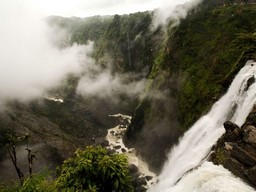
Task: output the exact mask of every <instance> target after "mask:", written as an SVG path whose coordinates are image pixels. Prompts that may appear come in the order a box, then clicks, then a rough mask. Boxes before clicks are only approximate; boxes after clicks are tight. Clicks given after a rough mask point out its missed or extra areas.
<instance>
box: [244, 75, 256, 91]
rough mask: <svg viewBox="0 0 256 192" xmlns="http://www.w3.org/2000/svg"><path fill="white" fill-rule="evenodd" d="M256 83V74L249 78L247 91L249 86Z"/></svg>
mask: <svg viewBox="0 0 256 192" xmlns="http://www.w3.org/2000/svg"><path fill="white" fill-rule="evenodd" d="M253 83H255V77H254V76H251V77H250V78H249V79H248V80H247V84H246V87H245V91H247V90H248V89H249V87H250V86H251V85H252V84H253Z"/></svg>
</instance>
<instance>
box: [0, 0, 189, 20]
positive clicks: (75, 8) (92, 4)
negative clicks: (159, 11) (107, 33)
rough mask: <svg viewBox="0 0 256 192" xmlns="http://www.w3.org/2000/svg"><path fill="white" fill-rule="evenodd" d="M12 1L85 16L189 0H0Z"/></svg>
mask: <svg viewBox="0 0 256 192" xmlns="http://www.w3.org/2000/svg"><path fill="white" fill-rule="evenodd" d="M7 1H11V2H13V7H15V8H19V7H20V8H21V9H24V8H25V9H27V10H31V11H32V12H34V13H37V14H39V13H41V14H42V15H43V16H47V15H61V16H67V17H69V16H78V17H87V16H92V15H113V14H126V13H134V12H138V11H145V10H153V9H155V8H158V7H163V6H166V5H168V6H170V5H177V4H182V3H184V2H187V1H189V0H0V4H2V5H1V6H2V7H3V5H4V4H5V2H7Z"/></svg>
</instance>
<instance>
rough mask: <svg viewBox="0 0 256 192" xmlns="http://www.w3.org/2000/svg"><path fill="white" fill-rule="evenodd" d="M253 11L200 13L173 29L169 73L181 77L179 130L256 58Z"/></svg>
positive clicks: (219, 9) (251, 8)
mask: <svg viewBox="0 0 256 192" xmlns="http://www.w3.org/2000/svg"><path fill="white" fill-rule="evenodd" d="M255 10H256V5H254V4H250V5H232V6H226V7H218V6H217V7H213V8H211V9H203V10H200V11H198V12H197V13H194V14H191V15H190V16H189V17H187V18H186V19H185V20H183V21H182V22H181V24H180V26H178V27H177V28H176V29H174V34H173V35H172V36H171V37H170V39H169V43H168V46H169V49H170V50H175V53H174V54H171V56H170V57H171V60H172V61H171V64H170V69H171V70H173V71H181V76H182V77H183V78H182V79H183V81H182V84H181V88H180V92H179V94H178V95H179V96H178V101H179V111H178V112H179V114H178V115H179V121H180V123H181V125H182V127H183V128H185V129H187V128H188V127H189V126H191V125H192V124H193V123H194V122H195V121H196V119H198V118H199V117H200V116H201V115H202V113H204V112H206V111H207V110H209V108H210V106H211V105H212V103H213V102H214V101H215V100H216V98H218V97H219V96H220V95H221V94H223V93H224V92H225V91H226V90H227V88H228V86H229V85H230V83H231V81H232V79H233V78H234V76H235V75H236V73H237V72H238V71H239V70H240V68H241V67H242V66H243V65H244V64H245V62H246V60H247V59H253V58H256V55H255V43H256V41H255V32H254V31H255V27H254V26H255V24H256V22H255V20H254V19H252V18H255V17H256V12H255ZM176 63H178V64H179V65H176Z"/></svg>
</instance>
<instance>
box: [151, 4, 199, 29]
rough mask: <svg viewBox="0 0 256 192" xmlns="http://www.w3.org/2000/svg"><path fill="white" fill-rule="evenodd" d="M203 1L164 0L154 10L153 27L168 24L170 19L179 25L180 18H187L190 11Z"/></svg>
mask: <svg viewBox="0 0 256 192" xmlns="http://www.w3.org/2000/svg"><path fill="white" fill-rule="evenodd" d="M201 2H202V0H172V2H170V1H168V0H163V1H162V4H161V6H160V7H159V8H158V9H156V10H155V12H154V19H153V28H154V29H155V28H157V27H158V26H159V25H162V26H166V25H167V24H168V23H169V22H170V21H172V22H173V26H175V25H178V24H179V23H180V20H181V19H184V18H186V16H187V14H188V12H189V11H190V10H192V9H193V8H195V7H196V6H198V5H199V4H200V3H201Z"/></svg>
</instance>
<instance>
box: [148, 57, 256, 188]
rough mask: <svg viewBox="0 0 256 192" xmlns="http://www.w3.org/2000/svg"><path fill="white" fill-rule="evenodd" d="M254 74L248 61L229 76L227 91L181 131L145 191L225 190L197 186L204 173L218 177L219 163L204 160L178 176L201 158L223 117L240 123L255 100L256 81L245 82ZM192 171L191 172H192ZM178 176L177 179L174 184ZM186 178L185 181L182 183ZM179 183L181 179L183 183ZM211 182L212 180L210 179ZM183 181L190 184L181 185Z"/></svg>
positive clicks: (219, 129)
mask: <svg viewBox="0 0 256 192" xmlns="http://www.w3.org/2000/svg"><path fill="white" fill-rule="evenodd" d="M255 75H256V62H253V61H248V62H247V63H246V65H245V66H244V67H243V68H242V69H241V70H240V72H239V73H238V74H237V76H236V77H235V79H234V80H233V82H232V84H231V86H230V88H229V90H228V92H227V93H226V94H225V95H224V96H223V97H222V98H221V99H220V100H218V101H217V102H216V103H215V104H214V105H213V107H212V109H211V110H210V112H209V113H208V114H206V115H205V116H203V117H201V118H200V119H199V120H198V121H197V122H196V123H195V124H194V125H193V126H192V127H191V128H190V129H189V130H188V131H187V132H186V133H185V134H184V136H183V137H182V138H181V139H180V142H179V144H178V145H177V146H175V147H174V148H173V149H172V150H171V152H170V154H169V155H168V157H169V158H168V160H167V162H166V163H165V165H164V167H163V170H162V173H161V174H160V175H159V182H158V183H157V184H155V185H154V186H152V187H151V189H150V190H149V191H155V192H162V191H171V192H172V191H175V192H176V191H179V192H184V191H185V192H201V191H202V192H203V191H204V192H213V191H218V192H226V191H227V190H226V189H227V188H226V187H225V185H220V186H219V187H220V188H219V189H218V190H217V189H216V190H215V189H210V188H208V190H203V189H201V187H202V183H205V182H207V176H206V175H207V174H208V176H209V177H211V178H217V179H218V178H220V177H216V175H217V176H219V175H220V174H219V173H221V172H222V171H223V170H222V171H221V170H219V168H218V167H219V166H215V165H213V164H211V163H209V162H207V163H204V164H203V165H202V166H201V167H199V168H198V170H196V171H193V172H191V173H189V174H187V175H186V176H185V177H184V178H182V177H183V176H184V175H185V174H186V173H187V172H188V171H190V170H192V169H194V168H196V167H198V166H199V165H200V164H201V163H202V162H203V161H204V159H205V158H206V156H207V155H208V153H209V151H210V150H211V148H212V146H213V145H214V144H215V143H216V142H217V140H218V138H219V137H220V136H221V135H222V134H223V133H224V132H225V130H224V127H223V123H224V122H225V121H227V120H231V121H232V122H234V123H236V124H238V125H239V126H241V125H242V124H243V123H244V121H245V119H246V117H247V116H248V114H249V112H250V110H251V109H252V107H253V105H254V103H255V102H256V85H255V84H256V83H255V84H252V85H251V86H249V87H248V83H247V82H248V79H249V78H251V77H252V76H255ZM207 167H208V172H207V171H206V170H204V172H205V173H204V177H202V176H201V177H198V174H199V173H198V172H200V170H201V169H203V168H207ZM214 167H215V168H214ZM222 169H223V168H222ZM223 172H226V175H225V174H223V177H224V178H223V179H226V180H228V179H227V175H229V174H230V173H229V172H228V171H227V170H225V169H224V171H223ZM228 173H229V174H228ZM193 174H195V175H194V176H193ZM187 177H189V178H190V179H188V178H187ZM185 178H186V180H185ZM193 178H194V179H193ZM180 179H181V181H180V182H179V183H178V184H176V183H177V182H178V181H179V180H180ZM229 179H231V180H232V179H233V178H231V176H230V177H229ZM186 181H187V182H188V183H186ZM193 182H194V184H193ZM228 182H231V181H228ZM181 183H183V185H182V184H181ZM212 183H214V179H213V181H212ZM231 183H232V182H231ZM175 184H176V185H175ZM197 184H198V186H197ZM184 185H185V186H192V187H191V188H187V189H185V188H184V187H185V186H184ZM182 186H183V187H182ZM206 186H208V185H206ZM245 186H246V185H245ZM205 189H206V188H205ZM236 189H237V188H234V190H233V191H237V190H236ZM229 191H232V190H229ZM240 191H254V190H252V189H251V188H250V187H248V190H246V189H244V190H240Z"/></svg>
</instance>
